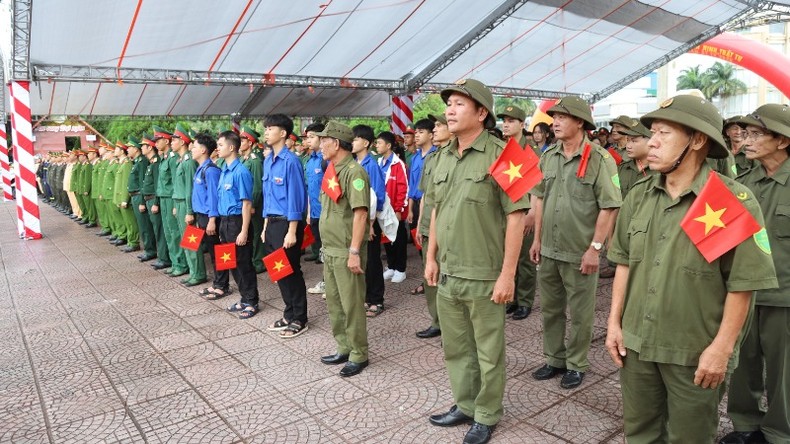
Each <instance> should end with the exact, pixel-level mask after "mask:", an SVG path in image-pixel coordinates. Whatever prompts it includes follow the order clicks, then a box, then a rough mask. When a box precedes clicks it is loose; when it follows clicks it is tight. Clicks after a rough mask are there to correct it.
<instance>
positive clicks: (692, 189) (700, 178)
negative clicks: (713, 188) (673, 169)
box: [653, 162, 712, 198]
mask: <svg viewBox="0 0 790 444" xmlns="http://www.w3.org/2000/svg"><path fill="white" fill-rule="evenodd" d="M711 171H712V170H711V168H710V166H708V162H702V168H700V170H699V172H698V173H697V177H695V178H694V181H693V182H691V186H689V187H688V188H687V189H686V190H683V192H681V193H680V195H679V196H678V198H682V197H683V196H685V195H686V194H689V193H694V195H695V196H699V193H700V191H702V187H704V186H705V184H706V183H707V182H708V176H709V175H710V172H711ZM665 180H666V176H664V175H663V174H657V175H656V180H655V182H654V184H655V185H654V187H653V188H658V189H660V190H661V191H663V192H664V193H666V194H667V195H669V192H668V191H667V189H666V187H665V186H664V183H665Z"/></svg>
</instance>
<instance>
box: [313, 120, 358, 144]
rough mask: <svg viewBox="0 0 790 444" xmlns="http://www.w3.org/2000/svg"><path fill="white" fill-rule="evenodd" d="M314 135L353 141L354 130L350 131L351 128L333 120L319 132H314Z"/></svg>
mask: <svg viewBox="0 0 790 444" xmlns="http://www.w3.org/2000/svg"><path fill="white" fill-rule="evenodd" d="M315 135H316V136H318V137H331V138H333V139H337V140H342V141H343V142H348V143H351V142H353V141H354V132H353V131H351V128H349V127H348V126H347V125H344V124H342V123H340V122H336V121H334V120H333V121H331V122H329V123H327V124H326V128H324V130H323V131H321V132H320V133H315Z"/></svg>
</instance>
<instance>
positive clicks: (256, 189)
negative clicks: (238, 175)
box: [241, 151, 308, 212]
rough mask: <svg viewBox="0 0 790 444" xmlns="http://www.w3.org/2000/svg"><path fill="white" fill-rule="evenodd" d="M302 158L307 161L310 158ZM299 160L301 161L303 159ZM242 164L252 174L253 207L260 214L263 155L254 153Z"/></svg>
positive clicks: (243, 160)
mask: <svg viewBox="0 0 790 444" xmlns="http://www.w3.org/2000/svg"><path fill="white" fill-rule="evenodd" d="M302 157H304V158H305V159H306V158H307V157H308V156H302ZM299 160H300V161H301V160H302V158H299ZM241 163H242V165H244V166H245V167H247V169H248V170H250V174H252V206H253V207H254V208H255V211H257V212H260V211H261V205H262V204H263V161H262V160H261V155H260V153H259V154H255V152H254V151H253V152H251V153H250V154H249V155H248V156H247V157H246V158H244V159H241ZM302 171H304V162H302Z"/></svg>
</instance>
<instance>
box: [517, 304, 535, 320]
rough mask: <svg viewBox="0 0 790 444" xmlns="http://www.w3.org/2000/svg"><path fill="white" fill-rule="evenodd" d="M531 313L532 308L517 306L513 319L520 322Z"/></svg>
mask: <svg viewBox="0 0 790 444" xmlns="http://www.w3.org/2000/svg"><path fill="white" fill-rule="evenodd" d="M530 313H532V307H522V306H519V307H518V308H517V309H516V311H514V312H513V319H515V320H516V321H520V320H522V319H526V318H527V316H529V314H530Z"/></svg>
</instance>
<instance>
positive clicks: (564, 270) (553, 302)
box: [538, 256, 598, 372]
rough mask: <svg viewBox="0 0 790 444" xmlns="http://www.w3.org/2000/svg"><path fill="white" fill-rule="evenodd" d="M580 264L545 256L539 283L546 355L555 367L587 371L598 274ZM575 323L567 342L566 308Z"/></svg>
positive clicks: (542, 258)
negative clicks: (586, 273) (582, 272)
mask: <svg viewBox="0 0 790 444" xmlns="http://www.w3.org/2000/svg"><path fill="white" fill-rule="evenodd" d="M579 267H580V265H579V264H572V263H570V262H564V261H556V260H554V259H550V258H547V257H545V256H543V257H541V260H540V271H539V272H538V283H539V285H540V298H541V307H542V309H541V311H542V313H543V354H544V355H545V356H546V363H547V364H549V365H551V366H553V367H560V368H567V369H569V370H576V371H580V372H586V371H587V369H588V368H589V367H590V361H589V360H588V359H587V353H588V352H589V351H590V342H591V341H592V333H593V323H594V321H595V292H596V291H597V289H598V273H597V272H596V273H594V274H588V275H584V274H581V271H579ZM566 308H567V309H568V311H570V315H571V323H570V324H571V325H570V336H569V338H568V343H567V344H566V343H565V324H566V322H567V317H566V315H565V309H566Z"/></svg>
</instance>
